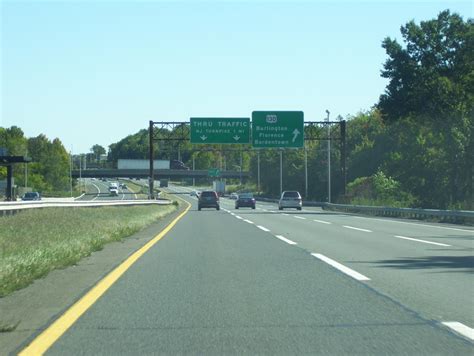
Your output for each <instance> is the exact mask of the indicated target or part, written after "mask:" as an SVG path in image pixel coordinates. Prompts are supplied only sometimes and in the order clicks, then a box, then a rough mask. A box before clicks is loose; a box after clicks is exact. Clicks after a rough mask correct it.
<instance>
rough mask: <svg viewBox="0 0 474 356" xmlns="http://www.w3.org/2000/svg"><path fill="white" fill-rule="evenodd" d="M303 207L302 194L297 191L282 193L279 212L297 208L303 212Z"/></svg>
mask: <svg viewBox="0 0 474 356" xmlns="http://www.w3.org/2000/svg"><path fill="white" fill-rule="evenodd" d="M302 206H303V199H301V194H300V193H299V192H297V191H285V192H283V193H281V197H280V200H279V201H278V210H283V209H284V208H295V209H298V210H301V207H302Z"/></svg>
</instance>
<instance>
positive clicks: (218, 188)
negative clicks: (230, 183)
mask: <svg viewBox="0 0 474 356" xmlns="http://www.w3.org/2000/svg"><path fill="white" fill-rule="evenodd" d="M212 187H213V189H214V190H215V192H216V193H217V195H219V196H220V197H222V196H224V194H225V183H224V182H223V181H220V180H216V181H214V182H213V183H212Z"/></svg>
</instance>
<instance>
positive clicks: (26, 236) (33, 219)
mask: <svg viewBox="0 0 474 356" xmlns="http://www.w3.org/2000/svg"><path fill="white" fill-rule="evenodd" d="M176 209H177V204H176V203H174V204H171V205H165V206H163V205H161V206H158V205H151V206H132V207H99V208H67V209H64V208H63V209H61V208H45V209H29V210H25V211H22V212H19V213H17V214H16V215H12V216H3V217H0V257H1V258H0V297H2V296H6V295H8V294H10V293H12V292H13V291H15V290H17V289H20V288H23V287H26V286H27V285H28V284H30V283H31V282H32V281H33V280H35V279H37V278H40V277H43V276H45V275H46V274H48V272H50V271H52V270H53V269H57V268H64V267H67V266H70V265H73V264H75V263H77V262H78V261H79V260H80V259H81V258H83V257H85V256H89V255H90V254H91V253H92V252H94V251H98V250H101V249H102V248H103V247H104V245H105V244H106V243H108V242H112V241H120V240H121V239H123V238H125V237H127V236H130V235H133V234H134V233H136V232H138V231H140V230H141V229H143V228H144V227H145V226H147V225H150V224H151V223H153V222H155V221H156V220H157V219H160V218H162V217H164V216H165V215H167V214H169V213H171V212H173V211H175V210H176Z"/></svg>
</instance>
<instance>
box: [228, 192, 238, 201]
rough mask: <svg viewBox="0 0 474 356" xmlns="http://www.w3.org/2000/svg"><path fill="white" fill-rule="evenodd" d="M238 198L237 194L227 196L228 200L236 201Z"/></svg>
mask: <svg viewBox="0 0 474 356" xmlns="http://www.w3.org/2000/svg"><path fill="white" fill-rule="evenodd" d="M238 198H239V196H238V195H237V193H231V194H230V196H229V199H232V200H237V199H238Z"/></svg>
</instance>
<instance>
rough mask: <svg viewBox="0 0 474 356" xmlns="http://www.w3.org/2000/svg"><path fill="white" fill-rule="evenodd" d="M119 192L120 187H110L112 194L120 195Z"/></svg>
mask: <svg viewBox="0 0 474 356" xmlns="http://www.w3.org/2000/svg"><path fill="white" fill-rule="evenodd" d="M118 193H119V191H118V188H109V194H110V195H111V196H118Z"/></svg>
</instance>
